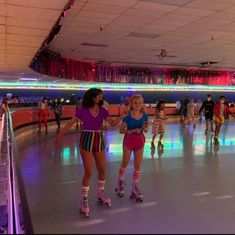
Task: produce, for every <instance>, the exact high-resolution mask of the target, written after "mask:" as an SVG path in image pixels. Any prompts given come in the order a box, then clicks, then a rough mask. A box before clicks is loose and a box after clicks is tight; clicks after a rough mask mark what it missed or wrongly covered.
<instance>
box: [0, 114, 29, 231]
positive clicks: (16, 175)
mask: <svg viewBox="0 0 235 235" xmlns="http://www.w3.org/2000/svg"><path fill="white" fill-rule="evenodd" d="M0 154H1V159H2V157H4V158H5V165H6V171H7V189H6V196H7V218H8V223H7V233H8V234H33V227H32V221H31V216H30V212H29V208H28V202H27V197H26V193H25V188H24V183H23V177H22V174H21V169H20V166H19V162H18V155H17V146H16V143H15V135H14V131H13V125H12V119H11V114H10V110H8V112H7V113H5V114H4V115H3V117H2V138H1V147H0Z"/></svg>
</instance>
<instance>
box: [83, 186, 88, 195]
mask: <svg viewBox="0 0 235 235" xmlns="http://www.w3.org/2000/svg"><path fill="white" fill-rule="evenodd" d="M88 192H89V186H82V197H87V196H88Z"/></svg>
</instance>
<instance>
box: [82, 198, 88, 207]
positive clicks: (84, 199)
mask: <svg viewBox="0 0 235 235" xmlns="http://www.w3.org/2000/svg"><path fill="white" fill-rule="evenodd" d="M82 205H83V208H88V199H87V198H86V197H84V198H83V200H82Z"/></svg>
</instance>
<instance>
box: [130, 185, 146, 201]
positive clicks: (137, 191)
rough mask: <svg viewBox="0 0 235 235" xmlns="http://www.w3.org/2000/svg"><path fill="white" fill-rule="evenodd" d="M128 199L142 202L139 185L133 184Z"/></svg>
mask: <svg viewBox="0 0 235 235" xmlns="http://www.w3.org/2000/svg"><path fill="white" fill-rule="evenodd" d="M130 199H135V200H136V202H142V201H143V199H144V197H143V194H142V192H141V191H140V189H139V186H138V185H137V184H134V185H133V188H132V192H131V196H130Z"/></svg>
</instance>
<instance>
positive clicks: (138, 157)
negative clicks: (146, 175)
mask: <svg viewBox="0 0 235 235" xmlns="http://www.w3.org/2000/svg"><path fill="white" fill-rule="evenodd" d="M143 152H144V148H142V149H140V150H137V151H134V167H135V170H134V173H133V187H132V194H131V197H132V198H135V199H137V200H140V201H142V200H143V194H142V192H141V191H140V189H139V186H138V185H139V181H140V176H141V165H142V161H143Z"/></svg>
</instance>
